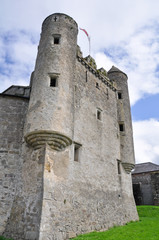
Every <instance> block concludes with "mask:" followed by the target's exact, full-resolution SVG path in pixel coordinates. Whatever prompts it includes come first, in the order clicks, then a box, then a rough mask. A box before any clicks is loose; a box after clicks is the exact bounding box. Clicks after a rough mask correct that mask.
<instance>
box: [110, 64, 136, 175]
mask: <svg viewBox="0 0 159 240" xmlns="http://www.w3.org/2000/svg"><path fill="white" fill-rule="evenodd" d="M108 77H109V79H110V80H112V81H113V82H114V83H115V86H116V88H117V113H118V125H119V133H120V158H121V159H120V160H121V162H122V165H123V167H124V169H125V171H126V172H127V173H130V171H131V170H132V168H133V167H134V164H135V159H134V150H133V149H134V148H133V138H132V136H133V134H132V121H131V112H130V101H129V93H128V85H127V79H128V77H127V75H126V74H125V73H124V72H122V71H121V70H120V69H118V68H116V67H115V66H112V68H111V69H110V70H109V71H108Z"/></svg>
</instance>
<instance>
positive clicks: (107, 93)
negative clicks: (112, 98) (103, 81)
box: [105, 88, 109, 99]
mask: <svg viewBox="0 0 159 240" xmlns="http://www.w3.org/2000/svg"><path fill="white" fill-rule="evenodd" d="M105 95H106V96H107V99H109V92H108V88H106V93H105Z"/></svg>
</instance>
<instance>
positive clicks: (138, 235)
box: [73, 206, 159, 240]
mask: <svg viewBox="0 0 159 240" xmlns="http://www.w3.org/2000/svg"><path fill="white" fill-rule="evenodd" d="M137 210H138V213H139V217H140V221H139V222H130V223H128V224H126V225H125V226H120V227H114V228H111V229H110V230H108V231H106V232H92V233H89V234H84V235H80V236H78V237H76V238H73V239H74V240H159V207H157V206H138V207H137Z"/></svg>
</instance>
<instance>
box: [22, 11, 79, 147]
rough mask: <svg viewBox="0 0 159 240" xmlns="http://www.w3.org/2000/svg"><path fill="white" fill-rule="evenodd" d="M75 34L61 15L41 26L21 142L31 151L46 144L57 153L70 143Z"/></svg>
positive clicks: (69, 20) (75, 29)
mask: <svg viewBox="0 0 159 240" xmlns="http://www.w3.org/2000/svg"><path fill="white" fill-rule="evenodd" d="M77 33H78V26H77V23H76V22H75V21H74V20H73V19H72V18H71V17H69V16H67V15H65V14H60V13H55V14H52V15H50V16H49V17H47V18H46V19H45V20H44V22H43V25H42V34H41V39H40V44H39V48H38V55H37V60H36V66H35V71H34V74H33V77H32V86H31V97H30V103H29V108H28V113H27V121H26V125H25V139H26V141H27V142H28V143H29V144H30V145H32V146H33V147H35V148H39V147H41V146H42V145H44V144H45V143H48V144H49V145H50V146H51V147H52V148H53V149H56V150H61V149H63V148H64V147H65V146H67V145H69V144H70V143H71V139H72V134H73V133H72V132H73V129H72V128H73V96H74V95H73V87H74V86H73V81H74V71H75V61H76V50H77Z"/></svg>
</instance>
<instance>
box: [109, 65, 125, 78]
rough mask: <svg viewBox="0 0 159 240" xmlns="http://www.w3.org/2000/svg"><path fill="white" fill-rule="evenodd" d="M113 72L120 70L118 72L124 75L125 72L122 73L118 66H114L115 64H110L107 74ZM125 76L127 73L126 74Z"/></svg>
mask: <svg viewBox="0 0 159 240" xmlns="http://www.w3.org/2000/svg"><path fill="white" fill-rule="evenodd" d="M113 72H120V73H123V74H125V75H126V73H124V72H123V71H121V70H120V69H119V68H117V67H115V66H112V68H111V69H110V70H109V71H108V74H109V73H113ZM126 76H127V75H126Z"/></svg>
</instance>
